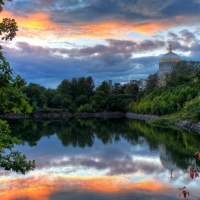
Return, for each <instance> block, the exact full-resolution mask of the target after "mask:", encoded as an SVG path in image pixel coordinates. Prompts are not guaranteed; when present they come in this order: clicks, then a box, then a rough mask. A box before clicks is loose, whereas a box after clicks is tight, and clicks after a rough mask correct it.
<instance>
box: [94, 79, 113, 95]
mask: <svg viewBox="0 0 200 200" xmlns="http://www.w3.org/2000/svg"><path fill="white" fill-rule="evenodd" d="M98 90H101V91H103V92H104V93H105V94H106V95H110V92H111V86H110V84H109V83H108V82H107V81H103V82H102V83H101V85H100V86H99V87H97V89H96V91H98Z"/></svg>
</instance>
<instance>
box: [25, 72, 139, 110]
mask: <svg viewBox="0 0 200 200" xmlns="http://www.w3.org/2000/svg"><path fill="white" fill-rule="evenodd" d="M138 83H139V81H135V82H133V81H130V83H127V84H125V85H121V84H120V83H115V84H112V81H103V82H102V83H101V85H99V86H98V87H97V88H96V89H94V88H95V85H94V80H93V78H92V77H91V76H88V77H86V78H85V77H81V78H73V79H71V80H67V79H65V80H63V81H62V82H61V83H60V84H59V85H58V86H57V88H56V89H51V88H48V89H47V88H45V87H43V86H40V85H38V84H35V83H30V84H29V85H28V86H26V87H25V88H24V89H23V92H24V93H25V94H26V95H27V96H28V98H29V99H30V104H31V105H32V107H33V108H34V109H43V110H44V111H50V110H52V109H57V110H58V109H64V110H66V111H69V112H77V111H78V112H99V111H103V110H108V111H122V112H125V111H126V108H127V105H128V104H129V103H131V102H132V101H133V100H135V101H136V99H137V95H138V92H139V88H138Z"/></svg>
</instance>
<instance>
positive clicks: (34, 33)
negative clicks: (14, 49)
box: [2, 10, 191, 40]
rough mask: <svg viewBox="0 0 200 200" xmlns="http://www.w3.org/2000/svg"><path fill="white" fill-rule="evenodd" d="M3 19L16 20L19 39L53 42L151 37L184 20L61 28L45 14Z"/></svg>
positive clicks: (121, 22)
mask: <svg viewBox="0 0 200 200" xmlns="http://www.w3.org/2000/svg"><path fill="white" fill-rule="evenodd" d="M2 14H3V15H4V16H6V17H9V18H14V19H16V21H17V23H18V26H19V29H20V31H19V32H18V36H20V37H23V38H27V37H28V38H32V39H34V38H40V39H41V40H57V39H66V38H111V37H112V38H122V37H124V34H128V33H131V32H139V33H142V34H154V33H156V32H157V31H160V30H166V29H169V28H170V27H174V26H176V25H177V24H180V23H181V22H183V21H184V22H185V21H187V20H191V19H188V16H185V17H184V16H177V17H175V18H174V19H173V22H172V21H171V19H165V20H164V21H159V20H158V21H155V22H146V23H140V24H138V22H135V23H134V22H124V21H119V22H100V23H93V24H89V23H88V24H64V23H62V24H61V23H55V22H53V21H52V20H51V19H50V15H49V14H48V13H42V12H40V13H35V14H30V15H27V16H15V15H14V14H12V13H11V12H8V11H6V10H5V11H4V12H3V13H2Z"/></svg>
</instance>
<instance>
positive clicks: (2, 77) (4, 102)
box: [0, 0, 35, 174]
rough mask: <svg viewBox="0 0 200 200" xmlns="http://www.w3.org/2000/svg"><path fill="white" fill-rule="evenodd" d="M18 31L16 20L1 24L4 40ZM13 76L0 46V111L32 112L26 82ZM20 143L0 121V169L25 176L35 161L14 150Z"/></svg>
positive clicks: (0, 8)
mask: <svg viewBox="0 0 200 200" xmlns="http://www.w3.org/2000/svg"><path fill="white" fill-rule="evenodd" d="M2 5H4V2H3V0H0V11H2ZM16 31H17V24H16V22H15V20H14V19H8V18H5V19H3V21H2V22H1V23H0V34H1V35H3V37H2V39H3V40H12V39H13V38H14V37H15V35H16ZM12 76H13V72H12V69H11V68H10V65H9V63H8V62H7V61H6V59H5V57H4V56H3V53H2V46H0V110H1V111H2V112H10V111H12V112H15V113H28V112H31V111H32V107H31V106H30V105H29V103H28V98H27V96H26V95H24V94H23V93H22V88H23V87H24V86H25V85H26V82H25V80H24V79H22V78H21V77H20V76H19V75H17V76H16V78H13V77H12ZM20 143H21V141H20V140H18V139H17V138H13V137H11V136H10V130H9V126H8V124H7V122H6V121H3V120H0V167H3V168H4V169H5V170H13V171H16V172H21V173H22V174H24V173H25V172H26V171H29V170H31V169H33V168H34V167H35V161H26V156H25V155H21V153H20V152H18V151H13V150H12V148H13V147H14V145H15V144H20ZM6 149H8V150H9V153H8V151H7V150H6Z"/></svg>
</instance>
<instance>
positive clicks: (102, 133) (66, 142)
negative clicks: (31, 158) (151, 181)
mask: <svg viewBox="0 0 200 200" xmlns="http://www.w3.org/2000/svg"><path fill="white" fill-rule="evenodd" d="M9 124H10V126H11V131H12V136H15V137H18V138H19V139H21V140H23V141H24V143H25V142H27V143H28V144H29V145H30V146H34V145H37V142H38V141H39V140H40V139H41V138H42V137H50V136H51V135H54V134H56V135H57V136H58V138H59V139H60V140H61V142H62V145H63V146H70V145H71V146H73V147H81V148H85V147H92V145H93V144H94V142H95V139H98V140H101V141H102V143H103V144H108V143H112V142H116V141H119V140H121V139H122V138H123V139H125V140H127V141H128V142H129V143H130V144H132V145H138V144H142V143H147V144H148V145H149V149H150V151H157V152H158V151H159V152H161V146H162V147H163V148H164V151H165V155H167V156H168V158H170V162H171V163H172V164H173V165H176V166H177V167H178V168H181V169H183V170H187V169H188V168H189V167H190V166H191V163H192V162H194V152H195V150H196V149H197V147H198V145H199V143H200V136H199V134H196V133H193V132H187V131H185V130H182V129H177V128H176V129H171V128H158V127H152V126H150V125H149V124H147V123H145V122H143V121H139V120H138V121H137V120H130V119H109V120H108V119H107V120H103V119H97V118H94V119H77V120H75V119H69V120H54V121H50V120H33V119H20V120H9ZM162 159H163V157H162ZM162 159H161V161H162ZM163 162H164V160H163ZM165 162H166V161H165ZM168 165H169V163H168ZM195 165H196V166H199V162H197V159H195ZM166 166H167V165H166Z"/></svg>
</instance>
